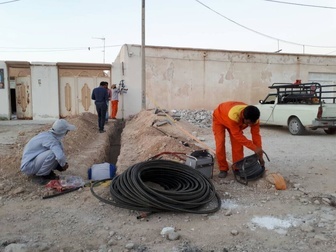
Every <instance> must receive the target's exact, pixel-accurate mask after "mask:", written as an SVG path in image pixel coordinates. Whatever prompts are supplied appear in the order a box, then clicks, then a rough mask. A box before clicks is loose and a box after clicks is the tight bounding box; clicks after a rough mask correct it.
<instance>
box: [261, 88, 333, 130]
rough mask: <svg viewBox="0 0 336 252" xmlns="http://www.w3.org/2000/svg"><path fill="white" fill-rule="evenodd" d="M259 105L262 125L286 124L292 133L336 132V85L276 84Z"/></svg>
mask: <svg viewBox="0 0 336 252" xmlns="http://www.w3.org/2000/svg"><path fill="white" fill-rule="evenodd" d="M269 88H270V89H271V90H272V91H273V92H271V93H269V94H268V95H267V96H266V98H265V99H264V100H260V101H259V104H257V105H256V107H258V108H259V110H260V124H261V125H280V126H287V127H288V130H289V132H290V133H291V134H292V135H302V134H303V133H304V132H305V130H306V128H310V129H313V130H315V129H319V128H322V129H323V130H324V131H325V133H327V134H335V133H336V85H323V86H322V85H321V84H319V83H302V84H292V83H274V84H273V85H272V86H269Z"/></svg>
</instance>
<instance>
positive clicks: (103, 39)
mask: <svg viewBox="0 0 336 252" xmlns="http://www.w3.org/2000/svg"><path fill="white" fill-rule="evenodd" d="M92 38H93V39H100V40H102V41H103V45H104V47H103V53H104V57H103V63H105V38H96V37H92Z"/></svg>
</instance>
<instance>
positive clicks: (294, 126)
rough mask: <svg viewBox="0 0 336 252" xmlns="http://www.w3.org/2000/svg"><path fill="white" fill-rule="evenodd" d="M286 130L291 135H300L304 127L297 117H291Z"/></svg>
mask: <svg viewBox="0 0 336 252" xmlns="http://www.w3.org/2000/svg"><path fill="white" fill-rule="evenodd" d="M288 130H289V132H290V133H291V134H292V135H302V134H303V133H304V132H305V130H306V129H305V127H303V125H302V123H301V122H300V120H299V118H297V117H292V118H290V119H289V122H288Z"/></svg>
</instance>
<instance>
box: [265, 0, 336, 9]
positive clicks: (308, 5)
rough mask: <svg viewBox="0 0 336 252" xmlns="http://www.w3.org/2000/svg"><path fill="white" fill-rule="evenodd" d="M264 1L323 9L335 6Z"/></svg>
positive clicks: (273, 0)
mask: <svg viewBox="0 0 336 252" xmlns="http://www.w3.org/2000/svg"><path fill="white" fill-rule="evenodd" d="M264 1H267V2H274V3H281V4H291V5H299V6H304V7H314V8H325V9H336V7H332V6H322V5H310V4H300V3H292V2H283V1H275V0H264Z"/></svg>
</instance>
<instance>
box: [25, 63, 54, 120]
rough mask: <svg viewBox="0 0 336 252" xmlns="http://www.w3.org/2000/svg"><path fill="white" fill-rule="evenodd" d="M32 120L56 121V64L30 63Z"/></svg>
mask: <svg viewBox="0 0 336 252" xmlns="http://www.w3.org/2000/svg"><path fill="white" fill-rule="evenodd" d="M31 85H32V102H33V104H32V105H33V120H36V119H37V120H43V119H45V120H50V119H58V118H59V115H60V112H59V90H58V72H57V67H56V63H34V62H33V63H31Z"/></svg>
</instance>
